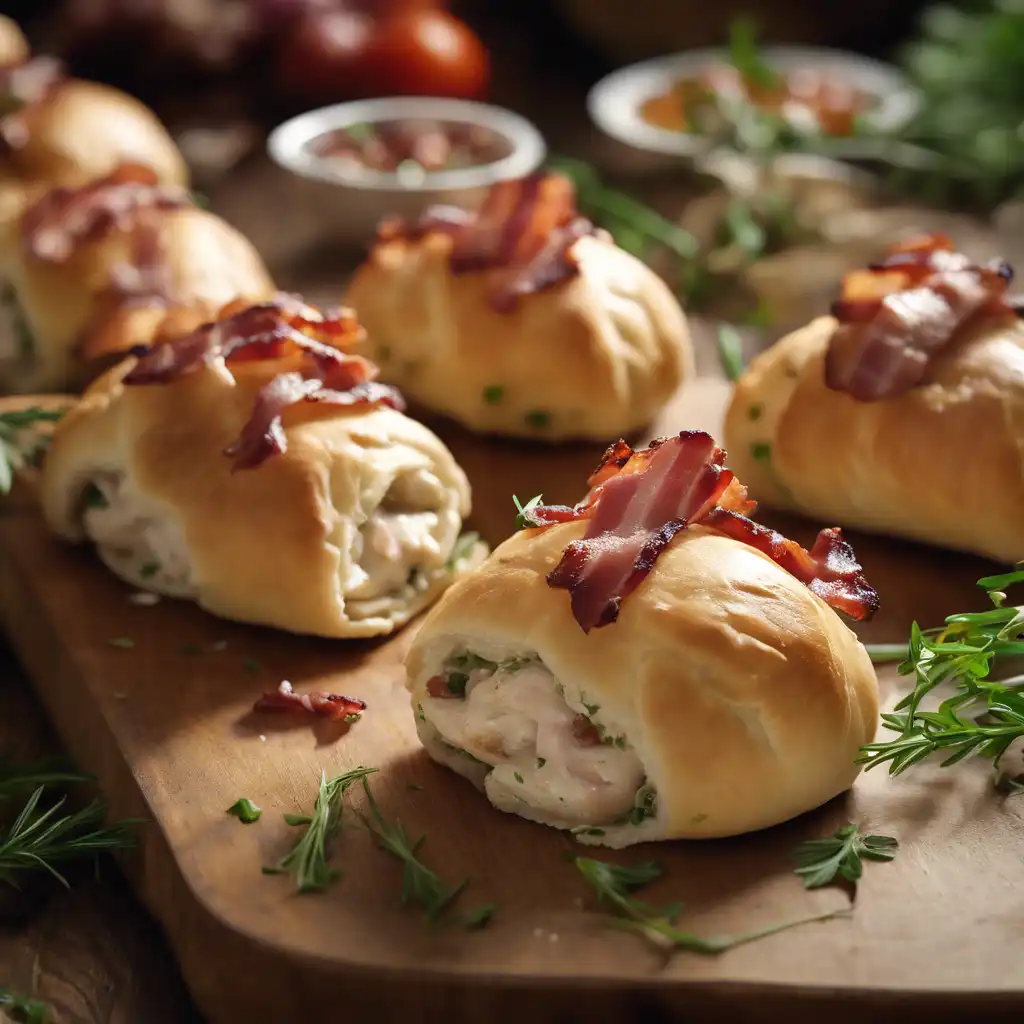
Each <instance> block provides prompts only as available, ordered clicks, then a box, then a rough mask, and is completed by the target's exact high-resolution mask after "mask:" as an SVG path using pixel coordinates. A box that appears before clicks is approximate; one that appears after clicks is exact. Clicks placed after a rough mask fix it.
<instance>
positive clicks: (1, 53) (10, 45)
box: [0, 14, 31, 68]
mask: <svg viewBox="0 0 1024 1024" xmlns="http://www.w3.org/2000/svg"><path fill="white" fill-rule="evenodd" d="M30 53H31V51H30V50H29V45H28V40H27V39H26V38H25V34H24V33H23V32H22V31H21V29H20V28H19V27H18V23H17V22H16V21H14V19H13V18H8V17H7V15H5V14H0V67H5V68H6V67H10V66H11V65H13V64H21V63H22V62H23V61H26V60H28V58H29V55H30Z"/></svg>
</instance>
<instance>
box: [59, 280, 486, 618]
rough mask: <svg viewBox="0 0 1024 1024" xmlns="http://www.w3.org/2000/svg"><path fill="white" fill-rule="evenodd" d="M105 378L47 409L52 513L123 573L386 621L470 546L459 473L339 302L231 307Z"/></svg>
mask: <svg viewBox="0 0 1024 1024" xmlns="http://www.w3.org/2000/svg"><path fill="white" fill-rule="evenodd" d="M224 314H225V315H224V317H223V318H222V319H221V320H220V321H218V322H215V323H211V324H208V325H206V326H204V327H203V328H200V329H199V330H197V331H195V332H193V333H192V334H190V335H185V336H183V337H180V338H176V339H169V340H166V341H162V342H160V343H158V344H157V345H155V346H154V347H153V348H152V349H151V350H150V351H149V352H148V353H147V354H146V355H143V356H142V357H141V358H138V359H137V358H135V357H131V358H129V359H127V360H125V362H124V363H122V364H121V365H120V366H118V367H116V368H115V369H113V370H111V371H109V372H108V373H107V374H106V375H105V376H103V377H102V378H100V379H99V380H98V381H96V382H95V383H94V384H93V385H92V386H91V387H90V388H89V389H88V390H87V391H86V393H85V395H84V396H83V398H82V400H81V402H80V403H79V404H78V405H77V406H76V407H75V408H74V409H73V410H72V411H71V412H69V413H68V414H67V416H66V417H65V418H64V419H63V420H62V421H61V422H60V424H59V425H58V427H57V429H56V431H55V433H54V437H53V440H52V443H51V447H50V451H49V454H48V455H47V457H46V460H45V462H44V465H43V473H42V479H41V486H40V493H41V500H42V507H43V512H44V514H45V516H46V520H47V522H48V523H49V524H50V526H51V527H52V528H53V529H54V530H55V531H56V532H57V533H58V534H60V535H61V536H63V537H66V538H67V539H68V540H71V541H76V542H91V543H93V544H94V545H95V547H96V551H97V553H98V554H99V556H100V558H101V559H102V560H103V562H104V563H105V564H106V565H107V567H108V568H109V569H110V570H111V571H112V572H114V573H115V574H117V575H118V576H120V577H121V578H122V579H124V580H125V581H126V582H128V583H130V584H132V585H134V586H136V587H142V588H144V589H146V590H150V591H155V592H157V593H161V594H166V595H169V596H171V597H180V598H188V599H191V600H194V601H196V602H197V603H198V604H199V605H201V606H202V607H203V608H205V609H206V610H208V611H210V612H212V613H213V614H215V615H220V616H223V617H224V618H228V619H235V620H238V621H241V622H252V623H257V624H261V625H266V626H273V627H277V628H278V629H284V630H290V631H292V632H295V633H308V634H316V635H319V636H326V637H369V636H378V635H382V634H386V633H390V632H391V631H392V630H394V629H396V628H397V627H398V626H400V625H402V624H403V623H404V622H406V621H407V620H408V619H409V618H410V617H412V616H413V615H415V614H416V612H418V611H419V610H420V609H422V608H424V607H426V606H427V605H428V604H430V602H431V601H433V600H434V599H435V598H436V597H437V595H438V594H439V593H440V592H441V591H442V590H443V589H444V588H445V587H446V586H447V585H448V584H449V583H450V582H451V580H452V579H453V578H454V576H455V574H456V573H457V572H458V571H459V570H460V569H461V567H462V566H464V565H466V564H470V563H471V562H472V561H473V559H474V558H476V557H477V555H478V554H479V550H478V548H477V547H476V546H475V545H474V543H473V538H472V536H470V537H468V538H465V537H464V538H463V539H462V541H461V542H460V532H461V527H462V521H463V519H464V518H465V516H466V514H467V513H468V512H469V505H470V492H469V485H468V484H467V482H466V478H465V476H464V475H463V473H462V471H461V470H460V469H459V467H458V466H457V465H456V463H455V461H454V459H453V458H452V456H451V454H450V453H449V452H448V450H447V449H446V448H445V447H444V445H443V444H441V442H440V441H439V440H438V439H437V438H436V437H435V436H434V435H433V434H432V433H431V432H430V431H429V430H427V429H426V428H425V427H423V426H421V425H420V424H419V423H416V422H415V421H413V420H411V419H409V418H408V417H406V416H404V415H402V413H401V411H400V407H401V397H400V396H399V395H398V394H397V392H395V391H394V390H393V389H391V388H389V387H386V386H384V385H380V384H377V383H376V382H375V381H373V379H372V378H373V374H374V371H375V367H373V366H372V364H369V363H367V362H366V361H365V360H362V359H361V358H359V357H355V356H352V355H349V354H347V351H346V350H347V349H349V348H351V346H352V343H353V341H354V338H355V337H356V336H357V335H358V333H359V328H358V325H357V324H356V322H355V319H354V318H353V317H352V316H351V314H350V313H349V312H348V311H341V312H339V313H338V314H336V315H333V314H332V315H328V316H326V318H324V317H321V316H320V315H319V314H317V313H316V311H314V310H312V309H311V308H310V307H306V306H303V305H301V304H300V303H298V302H296V301H295V300H292V299H290V298H288V297H284V296H282V297H280V298H279V299H278V300H277V301H276V302H275V303H268V304H265V305H262V306H254V307H243V308H240V309H239V308H238V307H237V305H236V306H235V307H229V308H228V309H226V310H225V311H224Z"/></svg>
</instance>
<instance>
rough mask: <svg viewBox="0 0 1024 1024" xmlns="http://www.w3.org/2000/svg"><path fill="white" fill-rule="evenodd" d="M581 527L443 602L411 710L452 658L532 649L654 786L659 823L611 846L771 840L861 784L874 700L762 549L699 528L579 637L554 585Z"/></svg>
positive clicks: (863, 658) (853, 646)
mask: <svg viewBox="0 0 1024 1024" xmlns="http://www.w3.org/2000/svg"><path fill="white" fill-rule="evenodd" d="M585 528H586V526H585V524H584V523H572V524H567V525H564V526H556V527H552V528H550V529H547V530H543V531H522V532H520V533H518V534H516V535H515V536H513V537H512V538H510V539H509V540H507V541H506V542H505V543H504V544H502V545H501V546H500V547H498V548H497V549H496V550H495V551H494V552H493V553H492V554H491V556H490V558H489V559H488V560H487V561H486V562H485V563H484V564H483V566H482V567H481V568H480V569H479V570H478V571H477V572H474V573H472V574H470V575H469V576H467V577H466V578H464V579H463V580H460V581H459V582H458V583H457V584H456V585H455V586H454V587H452V588H451V589H450V590H449V591H448V593H447V594H446V595H445V596H444V597H443V598H442V599H441V601H440V602H439V604H438V605H437V607H436V608H435V609H434V610H433V611H432V612H431V613H430V615H429V616H428V617H427V619H426V620H425V622H424V624H423V627H422V628H421V630H420V632H419V634H418V635H417V637H416V639H415V641H414V643H413V645H412V648H411V649H410V652H409V656H408V659H407V661H406V667H407V671H408V678H409V686H410V689H411V691H412V694H413V702H414V703H422V702H423V700H424V694H425V685H426V681H427V680H428V679H429V678H430V677H431V676H432V675H434V674H436V673H437V672H438V670H439V667H440V665H441V663H442V662H443V661H444V659H445V658H446V657H447V656H448V655H449V654H451V653H452V652H453V651H457V650H460V649H463V650H464V649H467V648H468V649H469V650H473V649H474V648H473V645H474V643H488V644H494V645H496V646H507V647H510V648H512V649H515V650H524V649H525V650H528V651H535V652H536V653H537V654H538V655H539V656H540V658H541V659H542V661H543V662H544V664H545V665H546V666H547V667H548V668H549V669H550V671H551V672H552V673H553V675H554V676H555V678H556V679H557V680H558V682H559V683H561V684H562V686H563V687H564V690H565V696H566V699H567V700H568V701H569V702H570V704H575V703H577V702H578V699H582V696H581V695H585V699H586V701H587V702H588V703H591V704H594V705H598V706H599V708H600V711H599V713H598V714H596V715H595V716H594V720H595V721H597V722H599V724H602V725H604V726H605V727H606V728H607V730H608V732H609V733H612V734H619V733H624V734H625V736H626V739H627V740H628V742H629V744H630V745H631V746H632V747H633V748H634V749H635V750H636V752H637V753H638V755H639V757H640V760H641V761H642V763H643V765H644V768H645V770H646V774H647V779H648V782H649V783H651V784H653V785H654V786H655V787H656V789H657V793H658V815H657V816H656V817H655V818H653V819H648V820H647V821H645V822H644V823H643V824H642V825H641V826H636V825H629V824H627V825H623V826H619V827H614V828H612V827H609V828H605V832H604V835H603V836H599V837H595V838H593V841H594V842H596V843H600V844H604V845H611V846H625V845H629V844H632V843H635V842H642V841H646V840H650V839H670V838H696V837H712V836H725V835H733V834H737V833H740V832H746V831H751V830H754V829H760V828H765V827H767V826H769V825H772V824H775V823H777V822H781V821H784V820H786V819H788V818H791V817H793V816H795V815H797V814H800V813H802V812H803V811H807V810H809V809H811V808H813V807H816V806H818V805H819V804H821V803H824V802H825V801H827V800H829V799H831V798H832V797H834V796H836V795H837V794H838V793H841V792H843V791H844V790H845V789H847V788H848V787H849V786H850V785H851V784H852V783H853V780H854V778H855V777H856V776H857V774H858V771H859V769H858V768H857V766H856V765H855V764H854V760H855V758H856V756H857V751H858V750H859V748H860V747H861V745H863V744H864V743H868V742H870V741H871V739H872V738H873V736H874V732H875V728H876V724H877V717H878V690H877V681H876V677H875V672H874V669H873V667H872V665H871V662H870V659H869V658H868V655H867V653H866V651H865V650H864V648H863V647H862V645H861V644H860V643H859V642H858V640H857V638H856V636H855V635H854V634H853V633H852V632H851V630H849V629H848V628H847V627H846V626H845V625H844V624H843V623H842V622H841V621H840V619H839V617H838V616H837V615H836V614H835V612H833V611H832V610H831V609H830V608H829V607H828V606H827V605H826V604H825V603H824V602H823V601H821V600H820V599H819V598H817V597H816V596H815V595H814V594H812V593H811V592H810V591H809V590H808V589H807V588H806V587H805V586H804V585H803V584H801V583H800V582H799V581H797V580H796V579H795V578H794V577H792V576H790V575H789V574H788V573H787V572H785V570H783V569H781V568H780V567H779V566H778V565H777V564H776V563H775V562H773V561H772V560H771V559H770V558H768V557H767V556H765V555H763V554H761V553H760V552H759V551H757V550H755V549H754V548H751V547H748V546H747V545H745V544H740V543H738V542H737V541H734V540H731V539H729V538H726V537H723V536H721V535H719V534H716V533H714V532H713V531H710V530H708V529H705V528H703V527H694V528H691V529H688V530H685V531H684V532H683V533H681V534H680V535H678V536H677V537H676V539H675V540H673V542H672V544H671V546H670V547H669V548H668V550H667V551H666V552H665V553H664V554H663V555H662V556H661V558H659V560H658V562H657V565H656V567H655V569H654V570H653V571H652V572H651V574H650V575H649V576H648V578H647V579H646V580H645V581H644V582H643V583H642V584H641V585H640V587H639V588H638V589H637V590H636V591H635V592H634V593H633V594H631V595H630V597H629V598H628V599H627V600H625V601H624V602H623V603H622V609H621V613H620V615H619V618H618V620H617V621H616V622H615V623H613V624H612V625H610V626H607V627H603V628H601V629H596V630H593V631H592V632H591V633H590V634H584V633H583V631H582V630H581V629H580V628H579V626H578V625H577V623H576V622H575V620H574V619H573V617H572V613H571V611H570V607H569V600H568V597H567V595H566V593H565V592H564V591H562V590H556V589H554V588H552V587H549V586H548V585H547V583H546V581H545V575H546V573H547V572H549V571H550V570H551V569H552V568H553V567H554V566H555V565H556V564H557V562H558V560H559V558H560V556H561V553H562V551H563V549H564V548H565V545H566V544H567V543H568V542H569V541H570V540H572V539H574V538H577V537H579V536H581V535H582V533H583V531H584V530H585ZM585 841H590V837H587V839H586V840H585Z"/></svg>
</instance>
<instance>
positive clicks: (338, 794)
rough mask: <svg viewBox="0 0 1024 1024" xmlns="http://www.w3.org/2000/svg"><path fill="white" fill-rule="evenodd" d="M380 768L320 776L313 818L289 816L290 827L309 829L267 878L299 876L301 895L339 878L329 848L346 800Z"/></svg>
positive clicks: (266, 871) (268, 870)
mask: <svg viewBox="0 0 1024 1024" xmlns="http://www.w3.org/2000/svg"><path fill="white" fill-rule="evenodd" d="M376 770H377V769H376V768H362V767H360V768H355V769H353V770H352V771H350V772H345V773H344V774H342V775H337V776H335V777H334V778H333V779H328V778H327V775H326V774H325V773H324V772H321V773H320V788H319V790H318V791H317V796H316V803H315V804H314V806H313V813H312V814H310V815H298V814H286V815H285V816H284V817H285V821H286V822H287V823H288V824H289V825H295V826H301V825H305V826H306V831H305V832H304V833H303V834H302V838H301V839H299V841H298V842H297V843H296V844H295V845H294V846H293V847H292V849H291V850H289V851H288V853H286V854H285V855H284V856H283V857H282V858H281V859H280V860H279V861H278V862H277V863H276V864H273V865H270V866H267V867H265V868H264V869H263V872H264V874H268V875H284V874H292V875H294V876H295V887H296V888H297V889H298V891H299V892H323V890H325V889H326V888H327V887H328V886H329V885H330V884H331V882H333V881H334V880H335V879H336V878H337V877H338V872H337V871H336V870H334V869H333V868H331V867H329V866H328V863H327V861H328V857H329V854H330V851H329V849H328V844H329V843H330V840H331V837H332V836H333V835H334V834H335V832H337V831H338V826H339V825H340V824H341V812H342V797H344V795H345V792H346V791H347V790H348V789H349V787H350V786H352V785H353V783H356V782H358V781H359V780H360V779H365V778H366V776H367V775H372V774H373V773H374V772H375V771H376Z"/></svg>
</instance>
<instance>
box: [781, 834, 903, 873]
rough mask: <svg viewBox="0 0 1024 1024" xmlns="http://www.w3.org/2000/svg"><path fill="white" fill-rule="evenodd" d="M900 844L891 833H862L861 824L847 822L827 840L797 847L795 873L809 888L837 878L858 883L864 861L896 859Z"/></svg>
mask: <svg viewBox="0 0 1024 1024" xmlns="http://www.w3.org/2000/svg"><path fill="white" fill-rule="evenodd" d="M898 847H899V843H898V842H897V841H896V840H895V839H893V838H892V837H891V836H877V835H875V836H862V835H861V834H860V827H859V826H858V825H843V826H842V827H841V828H838V829H836V831H835V832H834V833H833V834H832V835H831V836H828V837H827V838H825V839H809V840H808V841H807V842H805V843H801V844H800V845H799V846H798V847H797V848H796V862H797V867H796V869H795V873H796V874H798V875H800V877H801V878H802V879H803V881H804V888H805V889H820V888H821V887H822V886H824V885H831V884H832V883H833V882H835V881H836V880H837V878H840V879H843V880H844V881H847V882H849V883H850V884H851V885H853V886H856V885H857V882H858V881H859V880H860V876H861V875H862V874H863V871H864V865H863V863H862V861H863V860H882V861H884V860H892V859H893V858H894V857H895V856H896V850H897V849H898Z"/></svg>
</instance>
